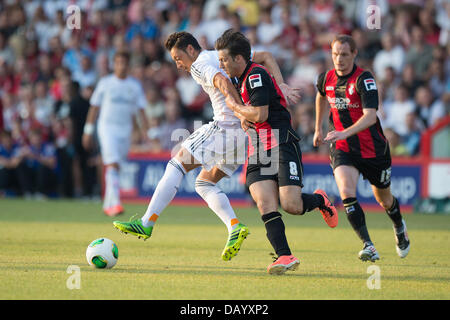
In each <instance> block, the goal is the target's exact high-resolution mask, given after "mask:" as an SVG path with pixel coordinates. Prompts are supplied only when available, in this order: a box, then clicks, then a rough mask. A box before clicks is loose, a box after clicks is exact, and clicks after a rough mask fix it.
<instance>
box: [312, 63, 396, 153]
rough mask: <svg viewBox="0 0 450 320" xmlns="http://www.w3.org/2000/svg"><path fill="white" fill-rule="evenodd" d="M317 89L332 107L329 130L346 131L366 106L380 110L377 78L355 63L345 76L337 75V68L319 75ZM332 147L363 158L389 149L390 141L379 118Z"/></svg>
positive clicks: (361, 114)
mask: <svg viewBox="0 0 450 320" xmlns="http://www.w3.org/2000/svg"><path fill="white" fill-rule="evenodd" d="M317 89H318V90H319V93H320V94H321V95H322V96H324V97H325V96H326V98H327V100H328V103H329V104H330V106H331V109H330V115H329V130H330V131H332V130H337V131H343V130H344V129H346V128H348V127H350V126H352V125H353V124H354V123H355V122H356V121H358V120H359V118H361V117H362V116H363V108H374V109H378V89H377V85H376V82H375V79H374V77H373V76H372V74H371V73H370V72H369V71H366V70H364V69H362V68H360V67H358V66H356V65H354V67H353V70H352V71H351V72H350V73H349V74H348V75H346V76H338V75H337V74H336V71H335V69H332V70H329V71H327V72H324V73H322V74H321V75H319V77H318V79H317ZM332 148H336V149H338V150H342V151H344V152H349V153H351V154H354V155H356V156H358V157H361V158H376V157H379V156H383V155H385V153H386V152H388V150H389V149H388V143H387V140H386V138H385V136H384V134H383V130H382V128H381V125H380V120H379V119H378V117H377V121H376V123H375V124H373V125H372V126H370V127H368V128H367V129H365V130H362V131H360V132H358V133H357V134H355V135H353V136H351V137H348V138H347V139H345V140H338V141H336V143H333V144H332Z"/></svg>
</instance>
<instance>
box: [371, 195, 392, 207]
mask: <svg viewBox="0 0 450 320" xmlns="http://www.w3.org/2000/svg"><path fill="white" fill-rule="evenodd" d="M375 200H376V201H377V202H378V204H379V205H380V206H382V207H383V208H384V209H385V210H388V209H390V208H391V207H392V204H393V203H394V197H393V196H388V197H380V196H375Z"/></svg>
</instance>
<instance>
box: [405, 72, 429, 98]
mask: <svg viewBox="0 0 450 320" xmlns="http://www.w3.org/2000/svg"><path fill="white" fill-rule="evenodd" d="M400 81H401V83H402V84H403V85H404V86H405V87H406V88H407V89H408V94H409V96H410V97H414V94H415V93H416V90H417V88H418V87H420V86H422V85H423V84H424V83H425V81H424V80H421V79H418V77H417V75H416V71H415V69H414V66H413V65H412V64H407V65H405V67H404V68H403V70H402V73H401V80H400Z"/></svg>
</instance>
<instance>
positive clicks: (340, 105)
mask: <svg viewBox="0 0 450 320" xmlns="http://www.w3.org/2000/svg"><path fill="white" fill-rule="evenodd" d="M328 102H329V103H330V106H331V108H334V109H338V110H345V109H349V108H359V107H360V105H359V103H350V99H349V98H336V97H333V98H331V97H328Z"/></svg>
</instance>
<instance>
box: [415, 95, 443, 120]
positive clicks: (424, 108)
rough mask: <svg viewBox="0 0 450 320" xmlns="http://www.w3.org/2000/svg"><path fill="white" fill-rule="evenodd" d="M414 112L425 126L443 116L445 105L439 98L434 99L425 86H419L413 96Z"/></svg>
mask: <svg viewBox="0 0 450 320" xmlns="http://www.w3.org/2000/svg"><path fill="white" fill-rule="evenodd" d="M414 100H415V103H416V113H417V115H418V117H419V119H420V120H421V121H422V123H423V125H424V127H425V128H429V127H431V126H433V125H434V124H435V123H436V122H437V121H439V120H440V119H441V118H442V117H444V116H445V106H444V104H443V103H442V101H441V100H440V99H436V100H435V99H434V98H433V93H432V92H431V89H430V88H429V87H427V86H422V87H419V88H418V89H417V91H416V94H415V97H414Z"/></svg>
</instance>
